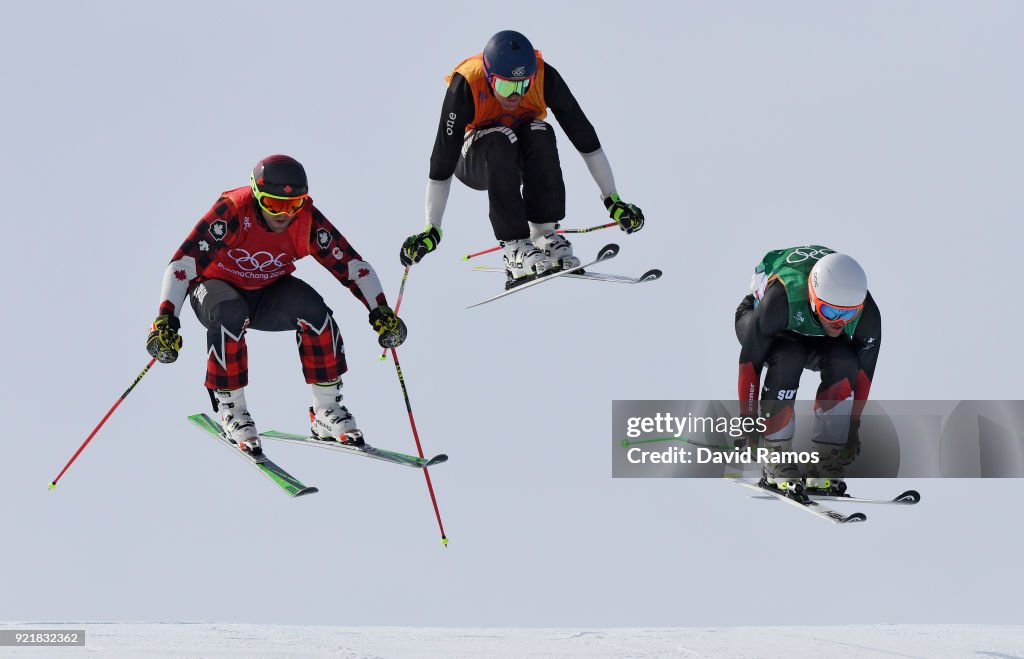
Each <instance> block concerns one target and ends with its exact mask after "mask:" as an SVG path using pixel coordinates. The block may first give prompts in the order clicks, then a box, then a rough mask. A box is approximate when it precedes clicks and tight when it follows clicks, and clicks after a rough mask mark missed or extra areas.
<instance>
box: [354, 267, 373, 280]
mask: <svg viewBox="0 0 1024 659" xmlns="http://www.w3.org/2000/svg"><path fill="white" fill-rule="evenodd" d="M368 274H370V270H369V269H368V268H359V273H358V274H357V275H356V276H357V278H360V277H365V276H366V275H368Z"/></svg>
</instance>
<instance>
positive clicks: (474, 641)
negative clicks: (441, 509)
mask: <svg viewBox="0 0 1024 659" xmlns="http://www.w3.org/2000/svg"><path fill="white" fill-rule="evenodd" d="M33 628H34V629H55V628H59V629H82V628H84V629H85V630H86V644H85V647H80V648H61V649H59V650H57V649H56V648H51V649H48V650H42V649H41V648H0V656H34V657H43V656H60V657H79V656H92V657H104V658H105V659H106V658H112V659H118V658H122V657H123V658H136V657H176V658H179V657H320V656H331V657H388V658H391V657H398V658H404V657H445V658H452V659H456V658H461V657H467V658H469V657H472V658H479V657H616V658H626V657H644V658H647V657H686V658H691V657H740V658H743V657H751V658H753V657H758V658H771V657H787V658H792V657H821V656H827V657H922V658H925V657H927V658H929V659H931V658H934V657H985V658H988V659H1011V658H1024V626H996V625H846V626H806V627H798V626H793V627H788V626H787V627H692V628H651V629H643V628H635V629H625V628H623V629H614V628H608V629H583V628H579V629H569V628H483V627H481V628H468V627H465V628H454V627H453V628H437V627H435V628H428V627H314V626H301V625H246V624H215V623H77V624H76V623H33V624H25V623H4V624H3V625H0V629H33Z"/></svg>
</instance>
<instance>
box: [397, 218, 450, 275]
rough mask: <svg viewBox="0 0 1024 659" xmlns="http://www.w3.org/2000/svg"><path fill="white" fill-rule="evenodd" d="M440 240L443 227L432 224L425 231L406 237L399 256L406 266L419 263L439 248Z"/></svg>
mask: <svg viewBox="0 0 1024 659" xmlns="http://www.w3.org/2000/svg"><path fill="white" fill-rule="evenodd" d="M440 242H441V229H440V228H439V227H435V226H433V225H431V226H429V227H427V228H426V229H425V230H424V231H423V233H417V234H416V235H415V236H409V237H408V238H406V239H405V242H404V243H402V251H401V252H399V254H398V258H399V259H401V261H402V265H404V266H410V265H412V264H413V263H419V262H420V260H421V259H422V258H423V257H424V256H426V255H427V254H430V253H431V252H433V251H434V250H435V249H437V246H438V244H439V243H440Z"/></svg>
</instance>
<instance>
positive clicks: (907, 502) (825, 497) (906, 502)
mask: <svg viewBox="0 0 1024 659" xmlns="http://www.w3.org/2000/svg"><path fill="white" fill-rule="evenodd" d="M805 493H806V494H807V496H809V497H811V498H812V499H814V500H816V501H849V502H851V503H883V504H898V505H903V506H913V505H914V504H916V503H920V501H921V494H920V493H919V492H918V491H917V490H907V491H906V492H904V493H903V494H901V495H899V496H897V497H894V498H892V499H864V498H861V497H852V496H847V495H845V494H839V495H835V494H815V493H814V491H813V490H805Z"/></svg>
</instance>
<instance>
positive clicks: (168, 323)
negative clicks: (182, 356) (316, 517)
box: [146, 314, 181, 364]
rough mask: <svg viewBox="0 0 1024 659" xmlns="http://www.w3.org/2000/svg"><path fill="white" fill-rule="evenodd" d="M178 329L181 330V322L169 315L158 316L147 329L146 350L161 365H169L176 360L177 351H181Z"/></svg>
mask: <svg viewBox="0 0 1024 659" xmlns="http://www.w3.org/2000/svg"><path fill="white" fill-rule="evenodd" d="M179 329H181V321H179V320H178V319H177V317H176V316H173V315H170V314H160V315H159V316H157V317H156V320H154V321H153V325H152V326H151V327H150V328H149V336H148V337H147V338H146V350H147V351H148V352H149V354H150V355H152V356H154V357H156V358H157V359H158V360H159V361H160V363H161V364H170V363H171V362H173V361H174V360H176V359H177V358H178V351H179V350H181V335H180V334H178V330H179Z"/></svg>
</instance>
